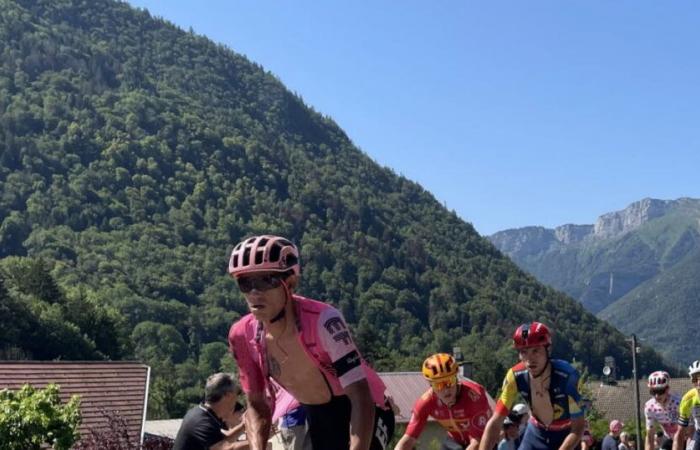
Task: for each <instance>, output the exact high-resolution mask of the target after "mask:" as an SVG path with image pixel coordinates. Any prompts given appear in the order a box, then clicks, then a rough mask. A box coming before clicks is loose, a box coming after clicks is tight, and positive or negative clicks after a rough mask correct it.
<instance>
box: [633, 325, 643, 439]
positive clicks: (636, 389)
mask: <svg viewBox="0 0 700 450" xmlns="http://www.w3.org/2000/svg"><path fill="white" fill-rule="evenodd" d="M632 374H633V375H634V376H633V379H634V397H635V399H636V403H635V405H636V411H637V416H636V417H637V439H636V442H637V450H642V446H641V445H642V414H641V412H640V410H641V408H642V405H641V402H640V400H639V374H638V373H637V335H635V334H633V335H632Z"/></svg>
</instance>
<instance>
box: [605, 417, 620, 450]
mask: <svg viewBox="0 0 700 450" xmlns="http://www.w3.org/2000/svg"><path fill="white" fill-rule="evenodd" d="M622 426H623V423H622V422H620V421H619V420H613V421H612V422H610V433H608V434H607V435H606V436H605V438H603V445H602V446H601V450H617V446H618V445H619V444H620V432H621V431H622Z"/></svg>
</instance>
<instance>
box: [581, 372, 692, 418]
mask: <svg viewBox="0 0 700 450" xmlns="http://www.w3.org/2000/svg"><path fill="white" fill-rule="evenodd" d="M692 387H693V386H692V384H691V383H690V379H688V378H672V379H671V392H675V393H677V394H679V395H680V396H683V394H685V393H686V392H687V391H688V390H690V388H692ZM586 388H587V390H588V391H589V392H591V394H592V395H591V396H592V400H593V406H594V407H595V408H596V409H597V410H598V411H599V412H600V413H601V414H602V415H603V417H605V418H606V419H607V420H613V419H618V420H622V421H623V422H634V421H635V420H636V417H635V412H634V411H635V395H634V382H633V381H631V380H622V381H618V382H617V385H614V386H610V385H606V384H602V383H600V382H588V383H586ZM649 398H650V397H649V388H648V387H647V381H646V379H644V380H639V403H640V417H641V418H642V421H643V420H644V403H646V401H647V400H649Z"/></svg>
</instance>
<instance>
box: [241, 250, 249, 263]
mask: <svg viewBox="0 0 700 450" xmlns="http://www.w3.org/2000/svg"><path fill="white" fill-rule="evenodd" d="M249 264H250V248H246V249H245V250H244V251H243V261H241V265H242V266H247V265H249Z"/></svg>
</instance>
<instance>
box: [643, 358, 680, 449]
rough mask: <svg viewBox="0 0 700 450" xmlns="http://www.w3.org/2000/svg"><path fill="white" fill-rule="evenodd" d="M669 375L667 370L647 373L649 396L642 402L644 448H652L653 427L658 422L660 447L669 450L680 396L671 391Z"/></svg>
mask: <svg viewBox="0 0 700 450" xmlns="http://www.w3.org/2000/svg"><path fill="white" fill-rule="evenodd" d="M670 380H671V376H670V375H669V374H668V372H664V371H661V370H658V371H656V372H653V373H652V374H651V375H649V380H648V381H647V386H648V387H649V394H651V398H650V399H649V400H648V401H647V402H646V403H645V404H644V417H645V418H646V429H647V437H646V439H645V441H644V450H654V435H655V433H654V428H655V426H656V425H657V424H658V425H659V426H660V427H661V429H662V431H663V432H664V437H663V440H662V443H661V448H662V449H664V450H671V447H672V446H673V436H674V435H675V434H676V432H677V431H678V407H679V405H680V402H681V398H680V396H679V395H678V394H676V393H674V392H671V387H670V384H669V382H670Z"/></svg>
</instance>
